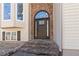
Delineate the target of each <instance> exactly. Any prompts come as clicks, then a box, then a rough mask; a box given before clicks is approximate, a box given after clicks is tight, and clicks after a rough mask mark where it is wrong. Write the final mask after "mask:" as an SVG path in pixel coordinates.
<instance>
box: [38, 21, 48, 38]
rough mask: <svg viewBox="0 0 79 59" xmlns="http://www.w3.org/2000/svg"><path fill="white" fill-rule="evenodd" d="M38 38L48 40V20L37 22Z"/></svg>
mask: <svg viewBox="0 0 79 59" xmlns="http://www.w3.org/2000/svg"><path fill="white" fill-rule="evenodd" d="M37 37H38V38H39V39H46V38H47V20H38V22H37Z"/></svg>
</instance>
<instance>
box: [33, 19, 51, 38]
mask: <svg viewBox="0 0 79 59" xmlns="http://www.w3.org/2000/svg"><path fill="white" fill-rule="evenodd" d="M42 19H44V20H47V21H48V28H47V29H48V36H47V38H45V39H50V18H40V19H35V20H34V39H40V38H38V37H35V30H37V33H38V28H37V29H35V25H36V24H35V22H36V21H38V20H42ZM37 26H38V25H37ZM46 26H47V25H46Z"/></svg>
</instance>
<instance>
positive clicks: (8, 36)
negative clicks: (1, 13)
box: [6, 32, 10, 40]
mask: <svg viewBox="0 0 79 59" xmlns="http://www.w3.org/2000/svg"><path fill="white" fill-rule="evenodd" d="M6 40H10V32H6Z"/></svg>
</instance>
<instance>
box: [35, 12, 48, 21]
mask: <svg viewBox="0 0 79 59" xmlns="http://www.w3.org/2000/svg"><path fill="white" fill-rule="evenodd" d="M40 18H48V13H47V12H45V11H39V12H38V13H37V14H36V16H35V19H40Z"/></svg>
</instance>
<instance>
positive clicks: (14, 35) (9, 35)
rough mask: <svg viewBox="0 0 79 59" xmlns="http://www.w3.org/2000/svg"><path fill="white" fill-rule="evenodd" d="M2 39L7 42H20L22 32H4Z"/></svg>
mask: <svg viewBox="0 0 79 59" xmlns="http://www.w3.org/2000/svg"><path fill="white" fill-rule="evenodd" d="M2 39H3V40H5V41H10V40H13V41H17V40H18V41H20V31H17V32H5V31H3V32H2Z"/></svg>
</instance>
